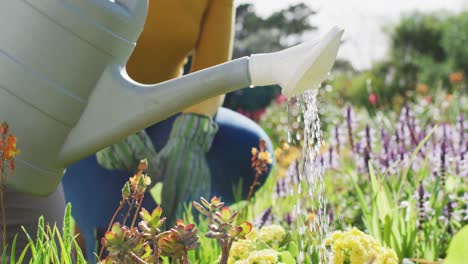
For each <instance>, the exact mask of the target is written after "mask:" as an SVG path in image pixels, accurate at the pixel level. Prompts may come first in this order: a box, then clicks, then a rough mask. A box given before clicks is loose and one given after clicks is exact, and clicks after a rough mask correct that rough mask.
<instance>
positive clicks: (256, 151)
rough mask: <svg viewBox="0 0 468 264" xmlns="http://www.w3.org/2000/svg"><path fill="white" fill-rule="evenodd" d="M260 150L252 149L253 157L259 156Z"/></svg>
mask: <svg viewBox="0 0 468 264" xmlns="http://www.w3.org/2000/svg"><path fill="white" fill-rule="evenodd" d="M257 153H258V149H257V148H252V156H255V155H257Z"/></svg>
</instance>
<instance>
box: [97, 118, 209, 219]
mask: <svg viewBox="0 0 468 264" xmlns="http://www.w3.org/2000/svg"><path fill="white" fill-rule="evenodd" d="M217 131H218V127H217V125H216V123H215V122H214V121H213V119H211V118H210V117H207V116H202V115H197V114H182V115H180V116H178V117H177V118H176V119H175V121H174V124H173V126H172V129H171V133H170V136H169V139H168V141H167V143H166V145H165V146H164V148H163V149H162V150H161V151H160V152H159V153H157V154H156V151H155V150H154V146H153V144H152V142H151V139H150V138H149V136H148V135H147V134H146V132H145V131H141V132H139V133H137V134H134V135H132V136H130V137H128V138H127V139H126V140H124V141H123V142H121V143H119V144H115V145H113V146H111V147H108V148H105V149H103V150H101V151H99V152H98V153H97V154H96V157H97V160H98V162H99V164H100V165H101V166H103V167H104V168H106V169H109V170H112V169H120V170H129V171H132V172H134V171H135V170H136V168H137V166H138V163H139V161H140V160H141V159H144V158H146V159H148V164H149V166H148V174H149V176H150V177H151V178H152V182H158V181H163V190H162V207H163V210H164V212H165V216H166V217H167V219H168V224H169V223H171V221H175V216H176V215H179V216H180V215H181V214H180V213H181V211H182V210H183V203H184V202H187V201H191V200H198V199H199V198H200V197H201V196H204V197H207V196H209V195H210V191H211V176H210V169H209V167H208V163H207V161H206V153H207V152H208V151H209V149H210V148H211V144H212V142H213V139H214V136H215V135H216V132H217Z"/></svg>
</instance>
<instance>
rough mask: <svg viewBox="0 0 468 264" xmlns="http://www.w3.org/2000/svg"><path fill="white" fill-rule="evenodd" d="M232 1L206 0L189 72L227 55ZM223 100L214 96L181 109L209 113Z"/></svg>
mask: <svg viewBox="0 0 468 264" xmlns="http://www.w3.org/2000/svg"><path fill="white" fill-rule="evenodd" d="M233 2H234V1H233V0H210V5H209V6H208V8H207V11H206V13H205V16H204V19H203V22H202V25H201V30H200V35H199V38H198V42H197V46H196V48H195V51H194V54H193V59H192V68H191V72H195V71H198V70H201V69H204V68H208V67H211V66H214V65H217V64H221V63H224V62H227V61H229V60H230V59H231V56H232V45H233V35H234V18H235V17H234V12H235V9H234V3H233ZM223 100H224V95H222V96H216V97H213V98H210V99H208V100H205V101H203V102H201V103H198V104H196V105H193V106H191V107H189V108H187V109H185V110H184V111H183V113H196V114H201V115H206V116H210V117H212V116H213V115H214V114H215V113H216V111H217V110H218V108H219V107H220V106H221V105H222V103H223Z"/></svg>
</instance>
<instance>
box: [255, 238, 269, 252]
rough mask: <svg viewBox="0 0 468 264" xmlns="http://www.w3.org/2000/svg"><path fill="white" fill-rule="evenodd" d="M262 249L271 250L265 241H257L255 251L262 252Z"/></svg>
mask: <svg viewBox="0 0 468 264" xmlns="http://www.w3.org/2000/svg"><path fill="white" fill-rule="evenodd" d="M262 249H271V247H270V246H269V245H268V244H267V243H266V242H265V241H261V240H257V241H256V242H255V250H262Z"/></svg>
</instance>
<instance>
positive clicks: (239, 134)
mask: <svg viewBox="0 0 468 264" xmlns="http://www.w3.org/2000/svg"><path fill="white" fill-rule="evenodd" d="M233 5H234V4H233V1H232V0H216V1H206V0H202V1H199V2H197V4H194V3H193V1H192V0H171V1H165V0H164V1H163V0H152V1H151V2H150V3H149V12H148V17H147V22H146V24H145V27H144V29H143V32H142V35H141V36H140V38H139V40H138V44H137V46H136V49H135V51H134V52H133V54H132V56H131V58H130V60H129V62H128V64H127V72H128V74H129V76H130V77H132V78H133V79H134V80H136V81H138V82H140V83H146V84H151V83H159V82H163V81H166V80H169V79H172V78H176V77H178V76H179V75H180V73H181V69H182V67H183V64H184V62H185V58H186V57H187V56H188V55H189V53H191V55H192V63H191V71H192V72H193V71H198V70H201V69H204V68H207V67H210V66H214V65H216V64H220V63H224V62H226V61H228V60H230V57H231V51H232V35H233V17H234V8H233ZM193 92H194V93H196V92H197V91H193ZM161 99H162V100H164V98H161ZM223 99H224V97H223V96H221V97H216V98H211V99H208V100H206V101H204V102H202V103H200V104H198V105H195V106H192V107H189V108H188V109H184V110H183V111H182V113H179V114H176V115H174V116H172V117H170V118H168V119H167V120H165V121H162V122H160V123H158V124H155V125H153V126H151V127H149V128H147V129H146V130H144V131H141V132H139V133H137V134H135V135H133V136H131V137H129V138H128V139H126V140H125V141H124V142H121V143H120V144H116V145H114V146H111V147H109V148H106V149H104V150H102V151H100V152H98V153H97V154H96V155H92V156H89V157H87V158H85V159H83V160H81V161H79V162H77V163H75V164H73V165H72V166H70V167H68V168H67V171H66V173H65V176H64V179H63V181H62V183H63V187H64V191H65V198H66V200H67V202H71V203H72V206H73V210H72V212H73V216H74V218H75V220H76V224H77V226H78V227H79V229H80V230H81V232H80V233H81V236H83V237H84V239H85V240H86V241H85V242H86V253H87V256H88V259H89V260H90V261H91V262H94V261H93V259H92V256H93V253H94V252H97V251H98V249H99V243H98V242H97V241H99V239H100V238H101V237H102V236H103V234H104V232H105V231H106V229H107V227H108V224H109V221H110V219H111V218H112V215H113V213H114V211H115V208H116V207H117V206H118V203H119V201H120V200H121V192H120V191H121V189H122V187H123V185H124V184H125V182H126V181H127V180H128V178H129V177H130V176H131V175H132V174H133V173H134V171H135V169H136V166H137V165H138V163H139V161H140V159H144V158H146V159H147V160H148V162H149V167H148V171H147V173H148V175H149V176H151V178H152V182H153V183H155V182H163V189H162V201H161V206H162V207H163V209H164V212H165V215H166V217H167V218H168V221H167V224H168V225H169V226H171V224H172V223H171V222H175V220H176V217H182V215H181V212H182V211H183V204H184V202H187V201H190V200H198V199H199V198H200V197H201V196H203V197H209V196H212V195H218V196H220V197H221V198H222V199H223V201H226V202H232V201H234V198H235V195H234V191H233V189H235V187H236V186H238V185H239V183H242V189H240V190H241V191H242V194H241V195H242V197H238V198H244V199H245V198H246V197H247V195H248V193H249V187H250V185H252V183H253V182H254V178H255V171H254V170H253V169H252V168H251V160H250V158H251V149H252V147H256V146H258V144H259V142H260V140H261V139H264V140H265V141H266V146H267V150H268V151H270V153H271V152H272V145H271V142H270V140H269V139H268V136H267V135H266V133H265V132H264V131H263V130H262V129H261V128H260V127H259V126H258V125H257V124H256V123H255V122H253V121H251V120H249V119H248V118H246V117H244V116H242V115H240V114H238V113H236V112H234V111H231V110H229V109H226V108H222V107H220V106H221V104H222V102H223ZM266 176H267V175H262V177H261V178H260V181H259V182H258V183H259V184H261V183H263V182H264V180H265V179H266ZM142 207H144V208H146V209H147V210H149V211H150V210H152V209H153V208H155V207H156V203H155V202H154V200H153V199H152V198H151V196H150V195H146V196H145V199H144V201H143V204H142ZM122 212H126V210H122ZM122 217H124V216H122Z"/></svg>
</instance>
